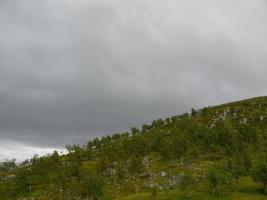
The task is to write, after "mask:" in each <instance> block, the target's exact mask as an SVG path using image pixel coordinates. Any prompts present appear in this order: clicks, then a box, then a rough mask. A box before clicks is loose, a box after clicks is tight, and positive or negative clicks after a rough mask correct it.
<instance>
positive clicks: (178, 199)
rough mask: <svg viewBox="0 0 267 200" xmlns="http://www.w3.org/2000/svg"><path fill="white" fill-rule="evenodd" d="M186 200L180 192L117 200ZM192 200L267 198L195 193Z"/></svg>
mask: <svg viewBox="0 0 267 200" xmlns="http://www.w3.org/2000/svg"><path fill="white" fill-rule="evenodd" d="M151 199H153V200H186V198H185V197H184V195H183V193H182V192H180V191H170V192H161V193H159V194H157V196H156V197H155V198H153V197H152V195H151V194H149V193H140V194H136V195H132V196H128V197H121V198H118V199H116V200H151ZM192 200H267V196H264V195H260V194H248V193H231V194H229V195H228V196H226V197H212V196H211V195H209V194H206V193H193V196H192Z"/></svg>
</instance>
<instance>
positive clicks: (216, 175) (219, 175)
mask: <svg viewBox="0 0 267 200" xmlns="http://www.w3.org/2000/svg"><path fill="white" fill-rule="evenodd" d="M207 180H208V183H209V187H210V189H211V191H212V195H213V196H214V195H216V194H217V195H219V196H224V195H225V192H226V191H227V190H228V189H229V186H230V185H231V182H232V176H231V174H230V173H228V172H226V171H225V170H224V169H222V168H220V167H212V168H210V169H209V171H208V173H207Z"/></svg>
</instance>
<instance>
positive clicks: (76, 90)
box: [0, 0, 267, 159]
mask: <svg viewBox="0 0 267 200" xmlns="http://www.w3.org/2000/svg"><path fill="white" fill-rule="evenodd" d="M266 24H267V4H266V1H264V0H235V1H232V0H225V1H220V0H203V1H201V2H197V1H194V0H169V1H163V0H158V1H154V0H135V1H128V0H46V1H42V0H24V1H21V0H12V1H10V0H0V27H1V31H0V139H1V140H2V141H11V143H10V144H13V143H12V142H15V143H20V144H21V145H22V144H23V145H24V146H25V148H41V147H42V148H60V147H63V146H64V145H65V144H68V143H82V142H85V141H86V140H88V139H90V138H92V137H95V136H99V135H103V134H107V133H112V132H117V131H122V130H127V129H128V128H129V127H131V126H140V125H141V124H143V123H146V122H150V121H151V120H152V119H155V118H159V117H165V116H170V115H174V114H177V113H181V112H184V111H187V110H188V109H190V108H191V107H202V106H206V105H210V104H217V103H222V102H225V101H229V100H235V99H242V98H246V97H252V96H258V95H266V94H267V88H266V85H267V79H266V74H267V66H266V65H267V58H266V54H267V36H266V35H267V26H266ZM5 144H6V145H4V146H8V145H7V144H9V143H8V142H5ZM1 148H2V149H5V148H6V147H3V146H2V147H0V150H1ZM9 152H10V155H11V154H12V151H11V150H10V151H9ZM25 155H26V154H25ZM27 155H28V154H27ZM1 157H7V153H5V156H4V155H3V154H1V155H0V159H1Z"/></svg>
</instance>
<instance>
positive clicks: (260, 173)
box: [252, 159, 267, 194]
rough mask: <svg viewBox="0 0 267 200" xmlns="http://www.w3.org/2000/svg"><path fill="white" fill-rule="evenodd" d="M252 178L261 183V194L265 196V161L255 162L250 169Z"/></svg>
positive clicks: (266, 180)
mask: <svg viewBox="0 0 267 200" xmlns="http://www.w3.org/2000/svg"><path fill="white" fill-rule="evenodd" d="M252 178H253V180H255V181H258V182H261V183H262V185H263V188H262V192H263V193H264V194H267V160H266V159H262V160H260V161H259V162H257V163H256V164H255V165H254V166H253V168H252Z"/></svg>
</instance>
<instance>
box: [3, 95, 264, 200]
mask: <svg viewBox="0 0 267 200" xmlns="http://www.w3.org/2000/svg"><path fill="white" fill-rule="evenodd" d="M266 139H267V97H257V98H253V99H248V100H243V101H238V102H232V103H228V104H223V105H218V106H214V107H208V108H203V109H201V110H195V109H192V111H191V113H190V114H188V113H184V114H182V115H178V116H173V117H170V118H167V119H164V120H163V119H158V120H155V121H153V122H152V123H151V124H150V125H143V127H142V128H141V129H138V128H131V131H130V132H126V133H120V134H112V135H108V136H105V137H102V138H95V139H94V140H92V141H89V142H88V143H87V145H85V146H82V147H81V146H79V145H73V146H70V145H69V146H67V149H68V151H69V153H68V154H67V155H62V156H59V155H58V153H57V152H55V153H54V154H52V155H48V156H44V157H34V158H32V159H31V160H28V161H25V162H23V163H22V164H21V165H20V166H15V164H14V162H12V161H11V162H9V163H8V162H7V163H3V164H2V165H1V166H0V171H2V172H1V174H0V177H1V182H0V199H17V198H19V197H29V198H30V197H34V198H36V199H73V198H82V199H86V198H92V199H113V198H116V197H121V196H127V195H130V194H134V193H139V192H148V193H151V195H152V196H157V193H158V192H160V191H170V190H174V191H176V190H177V191H178V190H179V191H180V192H178V193H179V195H182V196H185V197H187V198H188V199H190V198H191V195H192V193H193V196H194V192H195V191H196V192H197V193H199V194H200V193H201V194H206V195H211V196H225V195H226V196H227V195H229V196H228V197H227V198H228V199H229V198H230V199H231V193H232V192H241V193H265V192H267V161H266V160H267V157H266V151H267V140H266ZM174 193H175V192H174ZM178 193H177V194H178ZM197 193H196V194H197ZM179 195H178V196H179ZM178 196H177V197H178ZM141 198H142V197H140V199H141ZM151 198H152V197H151ZM262 198H265V197H264V196H262V197H259V199H262ZM133 199H134V198H133ZM161 199H164V198H161ZM166 199H168V198H167V197H166ZM170 199H171V198H170ZM232 199H234V198H232ZM266 199H267V198H266Z"/></svg>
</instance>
